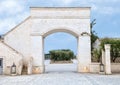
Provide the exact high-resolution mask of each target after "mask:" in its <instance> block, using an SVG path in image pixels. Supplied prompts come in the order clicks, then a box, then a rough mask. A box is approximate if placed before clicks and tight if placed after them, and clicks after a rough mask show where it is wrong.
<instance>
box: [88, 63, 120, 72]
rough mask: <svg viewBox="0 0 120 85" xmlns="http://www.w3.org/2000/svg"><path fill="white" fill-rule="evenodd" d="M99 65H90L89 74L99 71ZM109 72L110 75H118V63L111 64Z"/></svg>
mask: <svg viewBox="0 0 120 85" xmlns="http://www.w3.org/2000/svg"><path fill="white" fill-rule="evenodd" d="M99 65H100V63H91V64H90V72H91V73H98V72H99V71H100V67H99ZM111 71H112V73H120V63H111Z"/></svg>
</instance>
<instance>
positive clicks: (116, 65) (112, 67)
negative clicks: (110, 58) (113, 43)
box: [111, 63, 120, 73]
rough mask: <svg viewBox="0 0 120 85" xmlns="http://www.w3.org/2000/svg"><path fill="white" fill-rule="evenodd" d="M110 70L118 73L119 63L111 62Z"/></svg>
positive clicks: (119, 69)
mask: <svg viewBox="0 0 120 85" xmlns="http://www.w3.org/2000/svg"><path fill="white" fill-rule="evenodd" d="M111 71H112V73H120V63H112V64H111Z"/></svg>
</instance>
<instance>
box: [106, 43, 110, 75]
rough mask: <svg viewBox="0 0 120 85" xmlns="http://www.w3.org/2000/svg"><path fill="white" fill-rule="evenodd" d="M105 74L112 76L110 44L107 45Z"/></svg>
mask: <svg viewBox="0 0 120 85" xmlns="http://www.w3.org/2000/svg"><path fill="white" fill-rule="evenodd" d="M105 73H106V74H111V60H110V44H105Z"/></svg>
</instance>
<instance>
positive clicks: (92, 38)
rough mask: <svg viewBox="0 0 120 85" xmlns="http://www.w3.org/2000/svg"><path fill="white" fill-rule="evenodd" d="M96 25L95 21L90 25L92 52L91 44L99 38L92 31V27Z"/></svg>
mask: <svg viewBox="0 0 120 85" xmlns="http://www.w3.org/2000/svg"><path fill="white" fill-rule="evenodd" d="M95 24H96V19H94V20H93V21H92V22H91V23H90V30H91V50H93V43H94V42H95V41H96V40H97V39H98V38H99V37H98V36H97V33H96V32H95V31H94V30H93V27H94V25H95Z"/></svg>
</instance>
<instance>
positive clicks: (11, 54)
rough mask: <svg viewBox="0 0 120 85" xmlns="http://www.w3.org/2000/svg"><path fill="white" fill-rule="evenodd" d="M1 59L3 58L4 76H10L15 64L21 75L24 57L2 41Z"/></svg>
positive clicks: (0, 47) (0, 44)
mask: <svg viewBox="0 0 120 85" xmlns="http://www.w3.org/2000/svg"><path fill="white" fill-rule="evenodd" d="M0 58H3V74H10V72H11V66H12V65H13V62H14V63H15V65H16V66H17V69H16V70H17V74H21V69H22V67H21V66H22V59H23V56H22V55H21V54H19V53H17V52H16V51H14V50H13V49H11V48H9V47H8V46H7V45H5V44H4V43H2V42H1V41H0Z"/></svg>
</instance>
